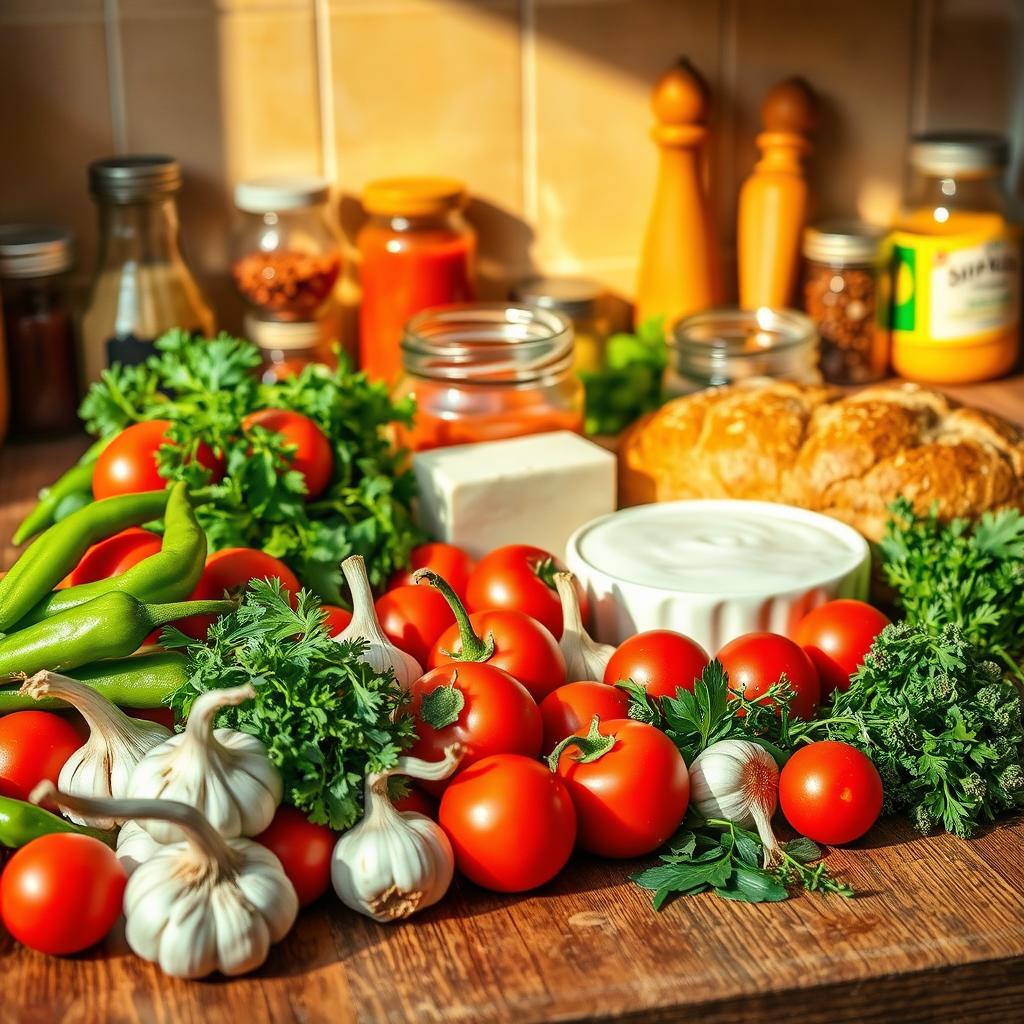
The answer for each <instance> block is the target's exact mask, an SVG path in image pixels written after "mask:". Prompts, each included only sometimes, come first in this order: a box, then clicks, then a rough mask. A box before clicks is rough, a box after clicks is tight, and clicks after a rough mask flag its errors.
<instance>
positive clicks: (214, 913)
mask: <svg viewBox="0 0 1024 1024" xmlns="http://www.w3.org/2000/svg"><path fill="white" fill-rule="evenodd" d="M31 799H32V801H33V802H34V803H41V802H43V801H44V800H45V801H52V802H55V803H56V804H57V806H58V807H60V808H61V810H63V811H65V813H66V812H67V811H71V810H73V811H74V812H75V813H76V814H78V815H79V816H83V815H84V816H88V817H89V818H90V819H91V820H96V818H97V817H101V816H104V815H108V814H109V815H113V816H116V817H118V818H121V819H133V820H147V821H152V820H157V819H159V820H160V821H163V822H165V823H170V822H174V823H175V828H176V829H177V830H178V831H180V832H181V834H182V835H184V836H185V841H184V842H180V843H169V844H167V845H163V846H160V847H159V848H158V849H157V850H156V852H155V853H154V854H153V855H152V856H151V857H150V858H149V860H147V861H146V862H145V863H144V864H141V865H139V866H138V867H136V868H135V870H134V872H133V873H132V875H131V877H130V878H129V879H128V885H127V888H126V889H125V892H124V915H125V938H126V940H127V942H128V945H129V946H130V947H131V949H132V951H133V952H134V953H136V954H137V955H138V956H140V957H142V959H143V960H149V961H151V962H153V963H156V964H159V966H160V969H161V970H162V971H163V972H164V973H165V974H168V975H170V976H171V977H174V978H205V977H206V976H207V975H208V974H212V973H213V972H214V971H220V972H221V974H225V975H227V976H229V977H232V976H235V975H238V974H245V973H246V972H247V971H252V970H255V969H256V968H257V967H259V966H260V965H261V964H262V963H263V962H264V961H265V960H266V958H267V954H268V953H269V952H270V947H271V945H272V944H273V943H275V942H279V941H280V940H281V939H283V938H284V937H285V935H287V934H288V932H289V931H290V930H291V927H292V925H293V924H294V923H295V918H296V916H297V915H298V912H299V898H298V896H297V895H296V894H295V888H294V886H293V885H292V883H291V882H290V881H289V880H288V877H287V876H286V875H285V873H284V869H283V868H282V867H281V862H280V861H279V860H278V859H277V857H275V856H274V854H273V853H271V852H270V850H268V849H267V848H266V847H265V846H260V844H259V843H254V842H252V841H251V840H249V839H223V838H222V837H221V836H220V835H218V834H217V831H216V829H214V828H213V827H212V826H211V824H210V823H209V822H208V821H207V820H206V819H205V818H204V817H203V816H202V814H200V813H199V811H197V810H196V809H195V808H194V807H189V806H188V805H186V804H182V803H178V802H177V801H173V800H98V799H97V800H90V799H86V798H83V797H74V796H70V795H69V794H66V793H60V792H58V791H57V790H55V789H54V787H53V784H52V783H50V782H41V783H40V784H39V785H38V786H37V787H36V789H35V791H34V792H33V793H32V797H31Z"/></svg>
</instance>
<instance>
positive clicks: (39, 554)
mask: <svg viewBox="0 0 1024 1024" xmlns="http://www.w3.org/2000/svg"><path fill="white" fill-rule="evenodd" d="M166 505H167V491H145V492H143V493H142V494H120V495H118V496H117V497H114V498H104V499H103V500H102V501H96V502H93V503H92V504H91V505H87V506H86V507H85V508H83V509H80V510H79V511H78V512H75V513H73V514H72V515H70V516H68V517H67V519H65V520H63V522H60V523H57V524H56V525H55V526H51V527H50V528H49V529H48V530H47V531H46V532H45V533H44V534H43V535H42V536H41V537H38V538H37V539H36V540H34V541H33V542H32V543H31V544H30V545H29V546H28V547H27V548H26V549H25V551H24V553H23V554H22V556H21V558H19V559H18V560H17V561H16V562H15V563H14V565H13V566H12V567H11V570H10V572H8V573H7V575H6V576H4V578H3V579H2V580H0V631H2V632H8V631H9V630H10V629H11V627H12V626H13V625H14V624H15V623H16V622H18V621H19V620H20V619H22V618H23V617H24V616H25V615H26V613H27V612H28V611H29V609H31V608H32V607H33V606H35V605H36V604H37V603H38V602H39V601H41V600H42V599H43V598H44V597H46V595H47V594H49V592H50V591H51V590H53V588H54V587H55V586H56V585H57V584H58V583H59V582H60V581H61V580H62V579H63V578H64V577H65V576H66V575H67V574H68V573H69V572H71V570H72V569H74V567H75V566H76V565H78V562H79V560H80V559H81V557H82V555H84V554H85V552H86V551H87V550H88V549H89V546H90V545H91V544H95V543H96V542H97V541H99V540H103V538H104V537H109V536H111V535H112V534H115V533H118V532H119V531H120V530H124V529H126V528H127V527H129V526H138V525H139V524H140V523H148V522H149V521H150V520H152V519H159V518H160V516H162V515H163V512H164V508H165V507H166ZM129 653H130V652H129Z"/></svg>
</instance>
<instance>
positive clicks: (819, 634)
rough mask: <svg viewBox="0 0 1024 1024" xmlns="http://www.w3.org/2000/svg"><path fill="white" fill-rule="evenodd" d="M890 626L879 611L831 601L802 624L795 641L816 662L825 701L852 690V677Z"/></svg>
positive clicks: (863, 604)
mask: <svg viewBox="0 0 1024 1024" xmlns="http://www.w3.org/2000/svg"><path fill="white" fill-rule="evenodd" d="M888 625H889V618H888V616H886V615H884V614H883V613H882V612H880V611H879V610H878V609H877V608H874V607H872V606H871V605H870V604H867V603H866V602H864V601H852V600H849V599H843V600H839V601H829V602H828V604H823V605H821V606H820V607H819V608H815V609H814V611H812V612H808V613H807V615H805V616H804V617H803V618H802V619H801V620H800V622H799V624H798V625H797V627H796V632H795V633H794V634H793V639H794V640H795V641H796V642H797V643H798V644H799V645H800V646H801V647H802V648H803V649H804V650H805V651H806V652H807V655H808V657H809V658H810V659H811V661H812V662H814V667H815V668H816V669H817V670H818V676H819V678H820V679H821V695H822V697H827V696H828V695H829V694H830V693H831V692H832V691H833V690H845V689H847V688H848V687H849V685H850V676H852V675H853V674H854V672H856V671H857V669H858V668H859V667H860V666H861V664H862V663H863V661H864V656H865V655H866V654H867V653H868V651H869V650H871V645H872V644H873V643H874V642H875V637H876V636H878V634H879V633H881V632H882V630H883V629H885V627H886V626H888Z"/></svg>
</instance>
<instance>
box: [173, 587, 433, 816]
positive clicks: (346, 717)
mask: <svg viewBox="0 0 1024 1024" xmlns="http://www.w3.org/2000/svg"><path fill="white" fill-rule="evenodd" d="M324 619H325V615H324V612H323V610H322V609H321V607H320V604H319V602H318V601H317V600H316V599H315V598H314V597H313V595H312V594H310V593H308V592H307V591H302V592H301V593H300V594H299V596H298V600H297V602H296V607H295V608H294V609H293V608H292V607H291V604H290V603H289V601H288V598H287V596H286V595H285V594H284V593H283V592H282V590H281V587H280V583H279V581H277V580H273V581H271V582H265V581H262V580H258V581H254V582H253V583H251V584H250V588H249V589H248V590H247V591H246V592H245V594H244V595H243V598H242V601H241V603H240V604H239V606H238V608H237V609H236V610H235V611H233V612H232V613H231V614H230V615H226V616H224V617H222V618H220V619H218V620H217V622H216V623H214V625H213V626H212V627H211V628H210V633H209V641H208V642H207V643H198V642H196V641H195V640H192V639H190V638H189V637H187V636H185V635H184V634H182V633H180V632H178V631H177V630H174V629H168V630H165V631H164V634H163V643H164V644H165V645H166V646H169V647H174V648H181V649H184V651H185V653H186V655H187V656H188V668H189V672H190V677H189V680H188V682H187V683H186V684H185V686H184V687H183V688H182V689H181V690H179V691H178V693H176V694H175V695H174V698H173V701H172V703H173V706H174V707H175V709H176V710H177V711H178V712H179V714H180V715H181V716H187V714H188V711H189V708H190V707H191V706H192V703H193V701H194V700H195V698H196V697H197V696H199V694H201V693H204V692H205V691H207V690H211V689H215V688H223V687H233V686H242V685H245V684H252V685H253V686H254V687H255V689H256V697H255V699H254V700H252V701H247V702H246V703H245V704H243V705H241V706H240V707H237V708H225V709H224V710H223V711H221V713H220V716H219V718H218V723H219V724H220V725H224V726H229V727H231V728H234V729H239V730H241V731H243V732H247V733H250V734H252V735H253V736H257V737H259V738H260V739H261V740H262V741H263V742H264V743H265V744H266V746H267V749H268V751H269V753H270V759H271V760H272V761H273V762H274V764H276V765H277V766H278V767H279V768H280V769H281V774H282V776H283V778H284V798H285V801H286V802H287V803H289V804H292V805H293V806H295V807H297V808H299V809H300V810H301V811H304V812H305V813H306V814H307V815H308V816H309V817H310V820H312V821H314V822H317V823H320V824H326V825H329V826H330V827H331V828H332V829H336V830H341V829H345V828H349V827H350V826H351V825H353V824H354V823H355V822H356V821H357V820H358V819H359V817H360V815H361V814H362V810H363V780H364V778H365V777H366V775H367V773H368V772H379V771H382V770H384V769H387V768H391V767H393V766H394V765H395V763H396V762H397V759H398V756H399V754H400V752H401V751H402V750H403V749H405V748H406V747H408V746H410V744H411V743H412V742H413V741H414V739H415V735H414V733H413V726H412V719H411V718H410V717H409V716H408V715H402V716H400V717H398V719H397V721H396V720H395V715H394V713H395V711H396V710H397V709H398V708H400V707H401V706H402V704H403V703H404V702H405V701H406V700H407V696H406V695H405V694H403V693H402V691H401V689H400V688H399V686H398V684H397V682H396V681H395V677H394V673H393V672H392V671H390V670H389V671H388V672H387V673H378V672H375V671H374V670H373V669H372V668H371V667H370V666H369V665H367V664H366V663H365V662H364V661H361V660H360V657H359V655H360V653H361V652H362V650H363V648H364V647H365V643H364V642H363V641H356V642H345V643H338V642H336V641H335V640H333V639H332V638H331V637H330V636H329V635H328V632H327V629H326V627H325V625H324Z"/></svg>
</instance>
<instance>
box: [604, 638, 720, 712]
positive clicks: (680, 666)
mask: <svg viewBox="0 0 1024 1024" xmlns="http://www.w3.org/2000/svg"><path fill="white" fill-rule="evenodd" d="M710 660H711V659H710V658H709V657H708V655H707V652H706V651H705V650H704V648H703V647H701V645H700V644H699V643H697V642H696V641H695V640H691V639H690V638H689V637H688V636H683V634H682V633H676V632H674V631H673V630H671V629H651V630H648V631H647V632H646V633H637V634H636V636H631V637H630V638H629V639H628V640H626V641H624V642H623V643H622V644H620V645H619V649H618V650H617V651H616V652H615V653H614V654H613V655H612V656H611V659H610V660H609V662H608V665H607V667H606V668H605V670H604V681H605V682H606V683H617V682H618V681H619V680H620V679H632V680H633V682H634V683H636V684H637V685H639V686H642V687H643V688H644V689H645V690H646V691H647V692H648V693H649V694H650V695H651V696H652V697H674V696H675V695H676V690H677V689H679V688H680V687H682V688H683V689H684V690H690V691H691V692H692V690H693V683H694V680H696V679H699V678H700V675H701V673H702V672H703V671H704V669H705V668H707V666H708V662H709V661H710Z"/></svg>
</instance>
